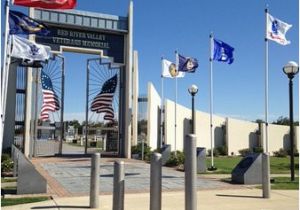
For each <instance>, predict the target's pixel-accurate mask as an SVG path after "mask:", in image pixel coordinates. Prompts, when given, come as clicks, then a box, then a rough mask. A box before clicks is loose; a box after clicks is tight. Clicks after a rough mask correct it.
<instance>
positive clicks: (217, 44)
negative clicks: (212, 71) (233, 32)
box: [213, 39, 234, 64]
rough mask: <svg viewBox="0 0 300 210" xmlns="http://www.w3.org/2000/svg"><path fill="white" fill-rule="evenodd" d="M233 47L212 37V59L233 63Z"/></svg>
mask: <svg viewBox="0 0 300 210" xmlns="http://www.w3.org/2000/svg"><path fill="white" fill-rule="evenodd" d="M233 51H234V48H233V47H231V46H230V45H228V44H226V43H225V42H222V41H220V40H217V39H214V55H213V60H215V61H222V62H228V64H232V63H233V60H234V58H233Z"/></svg>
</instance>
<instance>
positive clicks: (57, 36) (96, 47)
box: [24, 1, 133, 158]
mask: <svg viewBox="0 0 300 210" xmlns="http://www.w3.org/2000/svg"><path fill="white" fill-rule="evenodd" d="M29 16H30V17H31V18H33V19H36V20H37V21H39V22H42V23H44V24H45V25H46V26H47V27H48V28H49V30H50V31H51V33H50V35H49V36H48V37H39V36H30V37H29V38H30V39H31V40H35V41H36V42H37V43H39V44H44V45H48V46H50V47H51V51H52V53H54V54H60V53H62V52H65V51H68V52H77V53H88V54H94V55H99V56H100V57H101V58H107V59H110V60H111V61H112V63H114V64H117V65H118V66H119V67H120V87H121V89H120V102H119V106H120V107H121V109H120V114H119V115H120V117H119V120H120V126H119V138H120V140H119V141H120V142H121V143H122V144H121V145H120V151H119V156H120V157H125V158H131V141H132V135H131V133H132V131H131V125H132V104H133V102H132V71H133V2H132V1H130V4H129V9H128V16H126V17H121V16H115V15H107V14H100V13H93V12H86V11H78V10H68V11H62V10H43V9H34V8H30V9H29ZM32 71H33V70H32V69H30V68H29V69H28V76H27V97H26V107H27V108H26V120H25V143H26V145H25V146H24V153H25V155H26V156H29V153H30V145H31V143H30V141H31V137H32V135H31V134H32V119H33V117H32V115H33V111H32V110H31V107H32V106H33V103H34V102H32V100H31V99H32V98H34V92H33V77H32Z"/></svg>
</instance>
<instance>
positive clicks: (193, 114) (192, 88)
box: [188, 85, 198, 134]
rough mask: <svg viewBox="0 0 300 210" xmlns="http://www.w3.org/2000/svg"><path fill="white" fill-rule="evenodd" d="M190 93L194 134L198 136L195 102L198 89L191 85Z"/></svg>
mask: <svg viewBox="0 0 300 210" xmlns="http://www.w3.org/2000/svg"><path fill="white" fill-rule="evenodd" d="M188 91H189V93H190V94H191V96H192V133H193V134H196V131H195V129H196V126H195V124H196V122H195V100H194V96H195V95H196V93H197V92H198V87H197V86H196V85H191V86H190V87H189V89H188Z"/></svg>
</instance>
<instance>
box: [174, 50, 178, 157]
mask: <svg viewBox="0 0 300 210" xmlns="http://www.w3.org/2000/svg"><path fill="white" fill-rule="evenodd" d="M175 56H176V71H178V69H179V68H178V67H179V58H178V52H177V50H176V51H175ZM176 141H177V76H176V77H175V143H174V150H175V155H176V154H177V152H176V151H177V146H176Z"/></svg>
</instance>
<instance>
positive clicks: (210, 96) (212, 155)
mask: <svg viewBox="0 0 300 210" xmlns="http://www.w3.org/2000/svg"><path fill="white" fill-rule="evenodd" d="M209 39H210V57H209V63H210V94H209V98H210V108H209V110H210V146H211V150H210V151H211V152H210V153H211V166H210V168H208V169H209V170H211V171H213V170H216V168H215V167H214V142H213V116H212V113H213V55H212V53H213V49H212V48H213V33H212V32H211V33H210V35H209Z"/></svg>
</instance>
